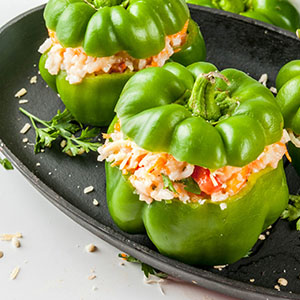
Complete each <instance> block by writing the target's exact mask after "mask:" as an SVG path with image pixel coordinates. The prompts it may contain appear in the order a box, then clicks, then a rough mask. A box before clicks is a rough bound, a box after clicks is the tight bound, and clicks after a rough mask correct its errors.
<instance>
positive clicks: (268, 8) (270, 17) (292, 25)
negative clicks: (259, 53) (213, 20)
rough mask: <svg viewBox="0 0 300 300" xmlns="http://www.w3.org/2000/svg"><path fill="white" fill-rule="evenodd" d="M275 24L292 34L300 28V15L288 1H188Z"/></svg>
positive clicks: (188, 0)
mask: <svg viewBox="0 0 300 300" xmlns="http://www.w3.org/2000/svg"><path fill="white" fill-rule="evenodd" d="M186 2H187V3H190V4H196V5H200V6H207V7H212V8H218V9H221V10H225V11H229V12H232V13H237V14H240V15H243V16H245V17H249V18H252V19H256V20H259V21H262V22H265V23H269V24H273V25H276V26H278V27H281V28H283V29H286V30H290V31H292V32H296V30H297V29H298V28H300V15H299V13H298V11H297V9H296V8H295V7H294V6H293V5H292V4H291V3H290V2H289V1H288V0H186Z"/></svg>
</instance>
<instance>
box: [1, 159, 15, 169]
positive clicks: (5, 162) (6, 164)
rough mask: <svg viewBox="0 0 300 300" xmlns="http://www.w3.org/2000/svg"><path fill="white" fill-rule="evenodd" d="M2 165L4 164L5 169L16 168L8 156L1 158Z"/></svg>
mask: <svg viewBox="0 0 300 300" xmlns="http://www.w3.org/2000/svg"><path fill="white" fill-rule="evenodd" d="M0 165H2V166H3V167H4V169H5V170H13V169H14V167H13V166H12V164H11V162H10V161H9V160H8V159H7V158H3V159H1V158H0Z"/></svg>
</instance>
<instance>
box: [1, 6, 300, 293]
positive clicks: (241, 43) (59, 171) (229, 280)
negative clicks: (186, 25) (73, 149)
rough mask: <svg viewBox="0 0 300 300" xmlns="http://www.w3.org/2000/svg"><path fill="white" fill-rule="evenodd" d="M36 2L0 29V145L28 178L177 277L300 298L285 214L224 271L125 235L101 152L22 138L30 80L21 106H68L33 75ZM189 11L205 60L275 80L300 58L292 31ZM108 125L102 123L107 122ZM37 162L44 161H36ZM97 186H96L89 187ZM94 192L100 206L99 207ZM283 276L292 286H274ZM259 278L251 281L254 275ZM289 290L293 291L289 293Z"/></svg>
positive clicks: (38, 24) (52, 109)
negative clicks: (111, 207) (37, 149)
mask: <svg viewBox="0 0 300 300" xmlns="http://www.w3.org/2000/svg"><path fill="white" fill-rule="evenodd" d="M43 8H44V6H40V7H37V8H36V9H33V10H31V11H29V12H27V13H24V14H23V15H21V16H19V17H18V18H16V19H14V20H13V21H11V22H10V23H9V24H7V25H6V26H4V27H3V28H2V29H1V30H0V53H1V55H0V69H1V72H0V103H1V104H0V137H1V139H2V144H1V147H0V151H1V150H2V151H3V152H4V154H5V155H6V156H7V157H8V158H9V159H10V160H12V161H13V163H14V165H15V166H16V167H17V168H18V169H19V170H20V171H21V172H22V173H23V174H24V175H25V176H26V178H27V179H28V180H29V181H30V182H31V183H32V184H33V185H34V186H35V187H36V188H37V189H38V190H39V191H40V192H41V193H42V194H44V195H45V196H46V197H47V198H48V199H49V200H50V201H51V202H52V203H53V204H54V205H56V206H57V207H58V208H60V209H61V210H62V211H63V212H65V213H66V214H67V215H68V216H70V217H71V218H72V219H74V220H75V221H76V222H78V223H80V224H81V225H82V226H84V227H85V228H87V229H88V230H90V231H91V232H93V233H94V234H96V235H97V236H99V237H101V238H102V239H104V240H106V241H107V242H109V243H110V244H112V245H114V246H116V247H118V248H119V249H122V250H123V251H125V252H127V253H129V254H131V255H133V256H135V257H136V258H138V259H140V260H142V261H144V262H145V263H147V264H149V265H152V266H153V267H156V268H158V269H159V270H162V271H164V272H166V273H168V274H170V275H172V276H175V277H177V278H180V279H183V280H186V281H190V282H193V283H195V284H198V285H201V286H204V287H206V288H209V289H213V290H216V291H219V292H221V293H224V294H227V295H231V296H234V297H239V298H241V299H299V298H300V279H299V278H298V277H299V274H300V240H299V238H300V234H299V233H298V232H296V230H295V229H294V226H293V224H289V223H288V222H286V221H282V220H280V221H279V222H277V224H276V225H275V226H273V228H272V229H271V230H270V233H271V234H270V235H269V236H267V238H266V240H265V241H258V243H257V244H256V245H255V247H254V249H253V253H252V254H251V255H250V257H248V258H244V259H241V260H240V261H238V262H237V263H235V264H232V265H230V266H228V267H226V268H225V269H223V270H222V271H219V270H217V269H214V268H207V267H206V268H196V267H192V266H189V265H186V264H183V263H180V262H178V261H175V260H172V259H169V258H167V257H165V256H163V255H161V254H159V253H158V252H157V251H156V250H155V247H154V246H153V245H152V244H151V242H150V241H149V240H148V238H147V237H146V236H145V235H128V234H126V233H124V232H122V231H120V230H119V229H118V228H116V226H115V225H114V224H113V222H112V220H111V218H110V216H109V213H108V210H107V206H106V200H105V172H104V167H103V164H102V163H97V160H96V159H97V155H96V154H95V153H94V154H90V155H84V156H82V157H76V158H70V157H68V156H67V155H65V154H62V152H61V149H60V146H59V144H54V145H53V146H52V149H47V150H46V153H42V154H38V155H34V153H33V143H34V139H35V135H34V130H33V129H31V130H30V131H29V132H28V134H27V135H26V137H28V138H29V140H30V143H29V144H24V143H23V142H22V139H23V138H24V135H21V134H20V129H21V128H22V127H23V125H24V124H25V123H26V122H28V119H27V118H26V117H25V116H24V115H22V114H21V113H20V112H19V106H20V105H19V103H18V99H16V98H15V97H14V94H15V93H16V92H17V91H18V90H19V89H21V88H23V87H25V88H26V89H27V90H28V94H27V95H26V96H24V97H23V98H26V99H29V103H28V104H23V105H22V106H23V107H24V108H25V109H27V110H29V111H30V112H32V113H33V114H35V115H37V116H39V117H40V118H42V119H50V118H52V116H53V115H55V114H56V111H57V109H63V105H62V104H61V102H60V100H59V98H58V97H57V95H56V94H55V93H54V92H53V91H52V90H51V89H50V88H47V87H46V85H45V83H44V82H43V80H42V79H41V77H40V76H38V82H37V84H33V85H31V84H30V83H29V80H30V78H31V77H32V76H34V75H37V73H38V69H37V66H36V65H37V64H38V60H39V53H38V52H37V49H38V47H39V46H40V45H41V44H42V43H43V41H44V40H45V39H46V37H47V31H46V29H45V26H44V21H43V17H42V11H43ZM190 8H191V14H192V17H193V18H194V19H195V20H196V21H197V22H198V23H199V24H200V26H201V30H202V32H203V34H204V37H205V40H206V44H207V49H208V60H209V61H211V62H212V63H214V64H216V65H217V66H218V67H219V68H220V69H223V68H225V67H234V68H239V69H241V70H244V71H245V72H248V73H249V74H250V75H251V76H253V77H254V78H256V79H258V78H259V77H260V76H261V74H263V73H268V75H269V83H270V85H274V81H275V77H276V74H277V72H278V70H279V69H280V67H281V66H282V65H283V64H285V63H286V62H288V61H289V60H292V59H299V58H300V51H299V49H300V42H299V40H298V39H297V38H296V37H295V36H293V35H292V34H291V33H289V32H286V31H284V30H282V29H279V28H275V27H273V26H271V25H267V24H263V23H261V22H259V21H255V20H251V19H247V18H244V17H240V16H237V15H233V14H230V13H227V12H222V11H218V10H213V9H208V8H200V7H195V6H191V7H190ZM104 130H105V129H104ZM37 163H40V166H37ZM286 171H287V175H288V180H289V184H290V188H291V193H296V192H298V191H299V186H300V185H299V177H297V175H296V173H295V172H294V170H293V168H292V167H291V166H288V167H287V169H286ZM89 185H92V186H94V187H95V191H94V192H93V193H91V194H88V195H86V194H84V193H83V189H84V187H87V186H89ZM94 198H96V199H97V200H98V201H99V202H100V205H99V207H95V206H94V205H93V204H92V200H93V199H94ZM249 226H251V224H249ZM280 277H284V278H286V279H287V280H288V282H289V283H288V286H287V287H281V292H278V291H276V290H274V285H276V284H277V280H278V278H280ZM251 278H254V279H255V282H254V283H253V284H250V283H249V279H251ZM290 292H291V293H290Z"/></svg>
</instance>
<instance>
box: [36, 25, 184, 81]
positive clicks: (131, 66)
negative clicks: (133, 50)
mask: <svg viewBox="0 0 300 300" xmlns="http://www.w3.org/2000/svg"><path fill="white" fill-rule="evenodd" d="M188 25H189V20H187V21H186V23H185V25H184V27H183V28H182V30H180V31H179V32H177V33H175V34H172V35H169V36H166V38H165V47H164V49H163V50H162V51H161V52H160V53H158V54H157V55H155V56H151V57H148V58H145V59H136V58H134V57H132V56H130V55H129V54H128V53H127V52H126V51H120V52H118V53H116V54H114V55H112V56H108V57H93V56H89V55H87V54H86V53H85V51H84V50H83V48H82V47H77V48H71V47H67V48H65V47H63V46H62V45H61V44H60V43H59V41H58V39H57V38H56V33H55V32H54V31H51V30H49V38H48V39H46V41H45V42H44V43H43V44H42V45H41V47H40V48H39V52H40V53H42V54H44V53H46V52H47V55H48V58H47V60H46V64H45V68H46V69H47V70H48V72H49V73H50V74H51V75H57V74H58V73H59V72H60V70H63V71H66V73H67V77H66V80H67V81H68V82H69V83H70V84H76V83H80V82H81V81H82V80H83V79H84V78H85V77H86V76H87V75H89V74H95V75H98V74H104V73H106V74H111V73H124V72H126V71H129V72H134V71H139V70H142V69H145V68H147V67H162V66H163V65H164V64H165V63H166V61H167V60H168V59H169V58H170V57H171V56H172V55H173V54H174V53H177V52H179V51H180V50H181V47H182V46H183V45H184V44H185V42H186V40H187V35H188V33H187V29H188Z"/></svg>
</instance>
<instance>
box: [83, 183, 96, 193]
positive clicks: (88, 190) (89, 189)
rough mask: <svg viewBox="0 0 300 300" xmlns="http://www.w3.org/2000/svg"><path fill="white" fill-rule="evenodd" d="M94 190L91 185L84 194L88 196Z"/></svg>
mask: <svg viewBox="0 0 300 300" xmlns="http://www.w3.org/2000/svg"><path fill="white" fill-rule="evenodd" d="M93 190H94V187H93V186H92V185H90V186H87V187H86V188H85V189H84V190H83V192H84V193H85V194H88V193H91V192H92V191H93Z"/></svg>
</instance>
